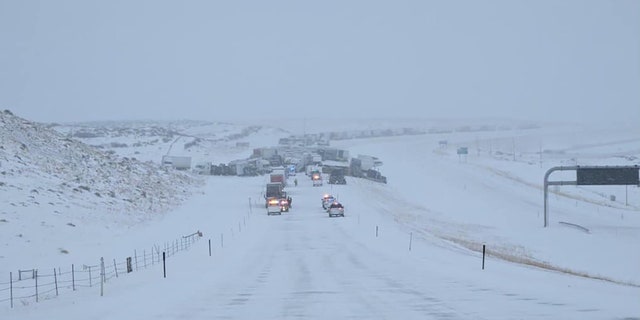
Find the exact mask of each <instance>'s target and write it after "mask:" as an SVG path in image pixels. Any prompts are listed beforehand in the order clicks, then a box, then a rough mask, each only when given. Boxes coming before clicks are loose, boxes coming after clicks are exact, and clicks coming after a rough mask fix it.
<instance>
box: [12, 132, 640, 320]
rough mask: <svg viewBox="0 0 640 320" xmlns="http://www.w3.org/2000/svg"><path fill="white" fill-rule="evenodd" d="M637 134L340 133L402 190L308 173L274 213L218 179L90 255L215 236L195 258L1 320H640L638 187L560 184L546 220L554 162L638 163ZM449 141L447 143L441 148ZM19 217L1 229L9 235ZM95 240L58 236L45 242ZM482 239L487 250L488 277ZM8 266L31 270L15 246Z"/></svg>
mask: <svg viewBox="0 0 640 320" xmlns="http://www.w3.org/2000/svg"><path fill="white" fill-rule="evenodd" d="M298 125H299V124H298ZM328 130H330V129H328ZM638 137H640V134H639V132H638V129H637V128H636V129H633V128H631V129H629V128H604V129H597V130H596V129H593V128H590V129H588V130H582V128H580V127H569V128H567V127H541V128H535V129H528V130H520V129H518V130H497V131H483V132H458V131H449V132H448V133H441V134H426V135H419V136H398V137H390V138H372V139H357V140H342V141H339V142H335V143H332V144H333V145H334V146H337V147H343V148H346V149H348V150H350V152H351V154H352V156H354V155H357V154H359V153H362V154H369V155H374V156H377V157H379V158H380V159H381V160H383V161H384V166H383V167H382V168H381V170H383V173H384V174H385V175H386V176H387V177H388V179H389V183H388V184H387V185H384V184H378V183H375V182H371V181H367V180H361V179H356V178H350V177H348V179H347V185H344V186H330V185H324V186H322V187H313V186H312V185H311V181H310V180H309V179H308V178H307V177H305V176H304V175H302V174H299V175H298V176H296V178H297V179H298V181H299V185H298V186H297V187H289V188H288V192H289V194H290V195H291V196H292V197H293V199H294V201H293V208H292V210H291V211H290V212H288V213H284V214H283V215H282V216H267V215H266V212H265V208H264V205H263V203H262V198H261V193H262V192H263V188H264V184H265V182H266V178H265V177H252V178H240V177H207V181H206V185H205V186H203V187H201V188H200V189H198V190H199V192H197V193H195V194H194V195H192V196H190V197H189V198H188V201H185V202H184V203H183V204H182V205H181V206H179V207H177V208H175V209H174V210H172V211H170V212H167V213H166V214H163V215H158V216H154V218H153V219H149V220H145V221H144V222H142V223H137V224H131V225H127V226H126V227H124V228H118V229H117V230H116V229H115V228H111V229H108V230H106V231H104V232H101V233H99V234H96V235H95V237H96V238H97V240H95V242H91V243H90V245H89V246H90V247H91V249H93V251H94V252H95V259H97V257H98V256H104V257H105V259H106V260H107V261H110V260H111V259H113V258H118V259H120V258H121V257H124V256H126V255H131V251H133V250H135V249H138V250H140V249H141V248H145V247H151V246H153V245H154V244H162V243H163V242H165V241H171V239H175V238H176V237H179V236H182V235H187V234H189V233H191V232H193V231H195V230H199V231H201V232H203V237H202V238H201V240H200V241H199V242H197V243H195V244H194V246H193V247H192V248H191V249H190V250H189V251H183V252H179V253H178V254H176V255H175V256H172V257H171V258H170V259H168V260H167V269H166V270H167V278H163V276H162V274H163V269H162V267H161V266H159V265H157V264H156V265H154V266H148V267H147V268H146V269H144V268H140V270H138V271H134V272H133V273H130V274H128V275H126V276H120V277H119V278H111V279H109V281H108V282H107V283H105V286H104V296H103V297H100V292H99V291H100V290H99V288H98V286H94V287H92V288H81V289H79V290H77V291H75V292H70V291H65V292H64V293H63V294H60V296H58V297H56V296H55V295H53V294H51V293H50V294H48V295H47V296H46V297H43V299H41V301H40V302H38V303H36V302H35V301H33V299H22V300H19V301H16V305H15V306H14V307H13V308H10V306H9V304H8V302H5V303H4V305H0V309H1V310H0V312H1V314H2V316H3V319H4V318H5V317H6V318H7V319H27V320H28V319H47V318H50V316H51V314H55V315H56V317H60V318H64V319H87V318H90V319H158V318H159V319H289V318H297V319H328V318H337V319H640V307H639V305H638V303H637V301H638V299H640V274H639V273H638V272H637V270H640V250H638V249H640V247H639V244H640V241H639V240H640V232H639V231H640V191H639V190H638V187H636V186H629V187H627V188H625V187H624V186H615V187H575V186H574V187H562V188H558V189H557V190H553V193H552V197H551V201H550V207H551V212H550V222H551V223H550V227H549V228H542V222H543V220H542V219H543V217H542V215H541V211H542V191H541V186H542V177H543V175H544V172H545V171H546V170H547V169H548V168H550V167H552V166H555V165H561V164H566V163H573V164H575V163H578V164H585V165H586V164H594V165H595V164H598V165H606V164H617V165H620V164H624V165H634V164H638V160H637V159H638V156H639V155H640V153H639V152H638V150H640V139H639V138H638ZM247 139H248V140H251V139H252V138H251V136H248V137H247ZM258 139H264V135H261V136H260V137H256V140H258ZM443 140H447V142H448V146H446V147H441V146H440V145H439V142H441V141H443ZM252 143H253V142H252ZM256 144H257V142H256ZM462 146H467V147H469V151H470V154H469V155H468V156H467V157H465V158H459V157H458V155H457V154H456V148H457V147H462ZM541 149H542V150H545V151H546V152H544V153H543V154H542V157H541V155H540V153H539V151H540V150H541ZM513 151H515V153H514V152H513ZM3 165H4V164H3ZM625 191H627V194H625ZM3 192H4V190H3ZM324 193H332V194H334V195H335V196H337V197H338V199H339V200H340V201H341V202H342V203H343V204H344V205H345V208H346V209H345V210H346V211H345V213H346V216H345V217H344V218H329V217H328V216H327V214H326V213H325V212H324V211H323V210H322V208H321V206H320V198H321V196H322V194H324ZM610 195H616V198H617V200H616V201H611V200H610ZM625 198H626V199H625ZM621 199H622V200H621ZM625 200H626V201H625ZM625 202H626V203H625ZM86 219H91V217H86ZM559 222H568V223H572V224H574V225H579V226H581V227H583V228H586V229H588V230H589V232H588V233H587V232H584V231H582V230H581V229H576V228H572V227H567V225H565V224H560V223H559ZM7 225H10V224H9V223H7V224H6V225H4V226H3V225H0V227H3V228H5V229H4V230H11V229H10V228H12V227H13V226H9V227H7ZM62 227H64V226H55V228H62ZM4 230H3V233H4ZM109 234H111V235H112V236H113V235H117V239H113V237H109ZM85 239H86V238H82V239H80V238H73V237H70V236H69V234H60V235H59V238H56V237H55V236H53V235H51V238H50V239H49V240H53V241H62V242H68V243H70V244H72V243H78V242H81V241H84V240H85ZM100 240H101V242H99V243H98V241H100ZM208 240H211V243H212V247H213V248H212V249H213V250H212V256H209V252H208V250H209V247H208V244H209V241H208ZM40 244H42V242H39V243H36V244H35V245H40ZM482 244H485V245H486V248H487V252H488V254H489V255H488V257H487V260H486V261H485V263H486V268H485V270H482V268H481V267H482V256H481V247H482ZM127 246H128V247H127ZM87 249H89V248H87ZM87 252H90V251H85V253H87ZM63 256H64V255H63ZM12 257H15V259H20V260H21V261H25V260H29V258H28V256H26V255H22V256H20V255H19V254H18V253H15V252H14V253H13V255H12ZM87 259H89V255H87ZM55 262H58V261H55ZM67 262H68V263H72V261H67ZM52 263H54V262H53V261H52V262H51V263H49V264H47V266H48V265H51V264H52ZM40 265H43V263H41V264H40ZM53 266H54V267H55V266H57V265H55V264H54V265H53ZM11 270H13V269H11ZM2 272H4V273H8V270H7V271H4V270H3V271H2ZM0 275H2V274H0ZM0 283H4V281H1V280H0ZM0 287H1V286H0ZM0 294H4V292H0Z"/></svg>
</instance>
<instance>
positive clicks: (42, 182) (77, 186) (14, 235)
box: [0, 111, 202, 269]
mask: <svg viewBox="0 0 640 320" xmlns="http://www.w3.org/2000/svg"><path fill="white" fill-rule="evenodd" d="M0 123H1V126H0V192H1V193H2V197H1V198H0V245H1V246H2V247H3V248H5V249H4V250H2V253H1V254H0V263H1V264H2V265H3V266H7V267H11V266H14V265H23V266H24V265H31V264H32V263H37V262H38V261H23V257H24V254H25V253H31V254H32V256H33V257H34V259H33V260H39V258H49V257H58V256H60V254H61V253H64V254H65V255H66V254H73V250H70V249H69V248H68V247H65V245H69V244H55V242H56V241H47V239H56V238H73V237H74V235H76V236H77V235H81V234H84V231H86V230H85V228H93V227H96V226H99V227H102V228H110V227H116V228H117V227H121V226H127V225H133V224H136V223H138V222H140V221H144V220H148V219H150V218H152V217H153V216H157V215H161V214H164V213H165V212H167V211H168V210H170V209H172V208H175V207H176V206H177V205H179V204H181V203H182V202H183V201H184V200H185V199H187V198H188V197H189V196H190V195H191V194H192V193H193V191H194V187H197V186H199V185H201V183H202V181H201V180H199V179H197V178H194V177H193V176H191V175H188V174H185V173H182V172H176V171H173V170H166V169H163V168H161V167H159V166H158V165H157V164H155V163H152V162H148V161H147V162H141V161H138V160H136V159H134V158H130V157H120V156H118V155H116V154H112V153H107V152H104V151H103V150H100V149H97V148H95V147H92V146H89V145H87V144H84V143H82V142H80V141H78V140H75V139H73V138H69V137H68V136H66V135H63V134H60V133H59V132H57V131H55V130H52V129H51V128H49V127H48V126H46V125H43V124H39V123H34V122H31V121H28V120H25V119H22V118H20V117H18V116H14V115H13V114H12V113H11V112H10V111H4V112H0ZM67 234H68V236H67V237H65V235H67ZM54 235H55V236H54ZM16 252H20V253H21V257H22V258H19V259H16V257H15V256H13V254H12V253H16ZM3 269H4V268H3Z"/></svg>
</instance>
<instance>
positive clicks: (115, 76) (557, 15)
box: [0, 0, 640, 122]
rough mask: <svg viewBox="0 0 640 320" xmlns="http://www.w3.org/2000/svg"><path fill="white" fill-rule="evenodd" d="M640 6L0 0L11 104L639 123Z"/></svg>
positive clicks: (66, 111) (107, 112)
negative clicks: (637, 121)
mask: <svg viewBox="0 0 640 320" xmlns="http://www.w3.org/2000/svg"><path fill="white" fill-rule="evenodd" d="M639 57H640V2H638V1H634V0H627V1H577V0H574V1H495V0H492V1H454V2H452V1H392V2H391V1H348V2H344V1H322V2H300V1H268V2H265V1H250V2H245V1H243V2H238V1H232V2H217V1H216V2H212V1H190V2H189V3H178V2H172V1H134V2H130V1H108V2H98V1H55V2H52V1H6V0H5V1H0V65H1V66H2V68H1V71H0V107H2V108H3V109H10V110H13V111H14V112H17V113H18V114H20V115H21V116H23V117H25V118H27V119H30V120H33V121H41V122H54V121H57V122H66V121H85V120H123V119H163V120H166V119H205V120H212V121H228V120H261V119H275V118H281V117H283V116H285V117H293V118H314V117H321V116H324V115H328V114H330V115H337V116H340V117H349V118H388V117H397V118H416V117H418V118H434V117H464V118H473V117H501V118H519V119H535V120H554V119H560V120H569V121H596V120H598V121H607V122H613V121H636V120H637V119H640V94H638V90H637V89H638V88H640V58H639Z"/></svg>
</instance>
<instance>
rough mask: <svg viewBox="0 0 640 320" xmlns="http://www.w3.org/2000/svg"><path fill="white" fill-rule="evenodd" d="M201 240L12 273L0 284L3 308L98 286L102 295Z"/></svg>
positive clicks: (191, 238) (178, 241)
mask: <svg viewBox="0 0 640 320" xmlns="http://www.w3.org/2000/svg"><path fill="white" fill-rule="evenodd" d="M201 238H202V233H201V232H200V231H196V232H194V233H192V234H189V235H186V236H182V237H180V238H179V239H176V240H175V241H171V242H165V243H164V244H163V245H162V246H158V245H154V246H153V247H151V248H150V249H149V250H148V251H147V250H146V249H144V250H142V252H139V251H138V250H134V252H133V255H132V256H128V257H126V258H124V259H121V260H117V259H113V260H110V261H107V260H105V259H104V258H100V261H99V262H98V263H96V264H82V265H75V264H72V265H71V266H69V267H67V268H60V267H58V268H53V269H49V270H39V269H29V270H17V272H15V273H14V272H9V275H8V278H7V281H1V280H0V305H3V304H5V303H6V304H10V305H11V308H13V307H14V305H16V304H18V303H20V304H22V305H28V304H30V303H32V302H38V301H40V300H43V299H50V298H53V297H56V296H58V295H60V294H63V293H68V292H73V291H78V290H81V289H83V288H93V287H98V286H99V287H100V295H102V294H103V286H104V284H105V283H106V282H107V281H109V280H111V279H113V278H118V277H121V276H124V275H127V274H129V273H132V272H136V271H140V270H145V269H147V268H149V267H152V266H154V265H156V264H162V263H163V262H164V259H168V258H170V257H173V256H174V255H176V254H177V253H178V252H180V251H186V250H189V249H190V248H191V246H192V245H193V244H194V243H195V242H197V241H198V240H200V239H201Z"/></svg>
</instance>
